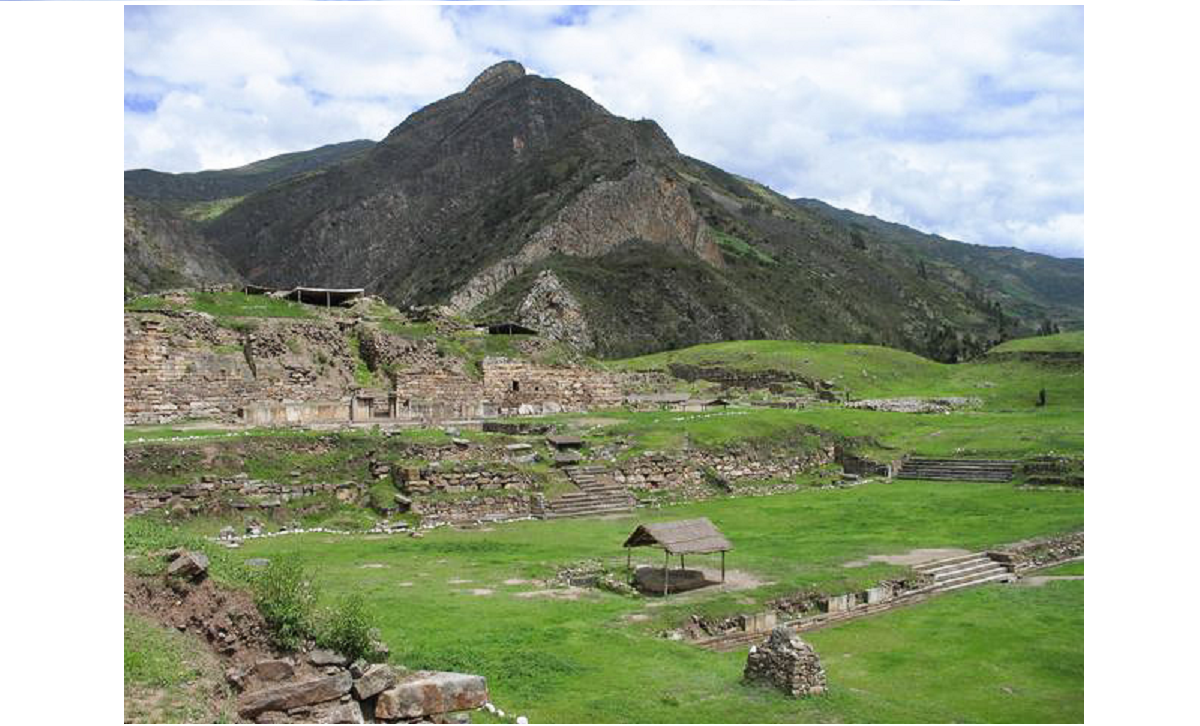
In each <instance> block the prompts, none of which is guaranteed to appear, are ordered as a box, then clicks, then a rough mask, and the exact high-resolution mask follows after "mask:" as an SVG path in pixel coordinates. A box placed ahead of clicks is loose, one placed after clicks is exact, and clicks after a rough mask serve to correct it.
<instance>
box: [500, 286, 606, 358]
mask: <svg viewBox="0 0 1200 726" xmlns="http://www.w3.org/2000/svg"><path fill="white" fill-rule="evenodd" d="M517 319H518V320H519V321H520V322H521V324H522V325H528V326H529V327H531V328H533V329H534V330H536V331H538V333H539V334H540V335H542V336H543V337H546V338H549V339H551V340H557V341H559V342H561V343H566V344H568V345H570V346H571V347H573V348H575V349H576V350H578V351H589V350H591V349H592V348H593V347H594V346H595V343H594V342H593V341H592V334H591V331H590V330H589V329H588V324H587V318H586V317H585V316H584V313H583V307H582V306H581V305H580V304H579V301H578V300H576V299H575V296H574V295H572V294H571V291H570V290H568V289H567V288H566V286H564V285H563V284H562V282H561V281H560V280H559V279H558V277H557V276H556V275H555V274H554V273H553V272H551V271H550V270H543V271H542V272H541V273H540V274H539V275H538V277H537V281H536V282H534V284H533V288H532V289H531V290H530V291H529V294H528V295H526V296H525V300H524V301H522V302H521V305H520V307H518V308H517Z"/></svg>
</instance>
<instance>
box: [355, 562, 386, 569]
mask: <svg viewBox="0 0 1200 726" xmlns="http://www.w3.org/2000/svg"><path fill="white" fill-rule="evenodd" d="M359 567H361V568H362V569H364V570H378V569H381V568H384V567H387V565H383V564H380V563H378V562H364V563H362V564H361V565H359Z"/></svg>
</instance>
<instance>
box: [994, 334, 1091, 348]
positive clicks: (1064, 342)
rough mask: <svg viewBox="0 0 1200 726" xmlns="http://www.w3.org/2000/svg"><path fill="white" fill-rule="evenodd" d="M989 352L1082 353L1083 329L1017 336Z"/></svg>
mask: <svg viewBox="0 0 1200 726" xmlns="http://www.w3.org/2000/svg"><path fill="white" fill-rule="evenodd" d="M988 352H989V353H1018V352H1039V353H1042V352H1045V353H1082V352H1083V331H1082V330H1076V331H1074V332H1070V333H1057V334H1055V335H1039V336H1037V337H1034V338H1018V339H1016V340H1008V341H1005V342H1003V343H1001V344H1000V345H997V346H996V347H995V348H992V349H991V350H990V351H988Z"/></svg>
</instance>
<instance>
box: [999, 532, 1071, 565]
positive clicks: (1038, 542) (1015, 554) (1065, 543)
mask: <svg viewBox="0 0 1200 726" xmlns="http://www.w3.org/2000/svg"><path fill="white" fill-rule="evenodd" d="M988 556H989V557H991V558H992V559H993V560H996V561H997V562H1002V563H1004V564H1006V565H1008V566H1009V567H1010V568H1011V569H1012V570H1013V572H1022V571H1024V570H1033V569H1037V568H1040V567H1046V566H1048V565H1053V564H1055V563H1058V562H1063V561H1065V560H1073V559H1077V558H1079V557H1083V532H1074V533H1072V534H1065V535H1061V536H1059V537H1043V538H1040V539H1034V540H1029V541H1026V542H1018V543H1016V544H1012V545H1009V546H1007V547H1004V548H1002V549H1000V550H998V551H994V552H988Z"/></svg>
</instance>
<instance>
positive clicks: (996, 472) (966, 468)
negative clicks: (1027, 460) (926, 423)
mask: <svg viewBox="0 0 1200 726" xmlns="http://www.w3.org/2000/svg"><path fill="white" fill-rule="evenodd" d="M1016 465H1017V462H1015V461H1001V460H994V459H908V460H907V461H905V462H904V463H903V464H902V465H901V466H900V471H899V472H898V473H897V474H896V478H897V479H933V480H939V481H997V482H1003V481H1012V478H1013V467H1015V466H1016Z"/></svg>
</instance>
